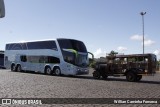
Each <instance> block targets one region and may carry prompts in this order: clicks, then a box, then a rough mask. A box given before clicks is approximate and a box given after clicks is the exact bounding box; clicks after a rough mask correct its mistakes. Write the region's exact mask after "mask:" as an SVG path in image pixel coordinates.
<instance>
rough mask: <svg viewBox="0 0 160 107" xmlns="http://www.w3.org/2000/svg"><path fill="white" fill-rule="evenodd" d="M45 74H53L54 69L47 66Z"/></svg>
mask: <svg viewBox="0 0 160 107" xmlns="http://www.w3.org/2000/svg"><path fill="white" fill-rule="evenodd" d="M45 74H47V75H51V74H52V70H51V68H50V67H46V68H45Z"/></svg>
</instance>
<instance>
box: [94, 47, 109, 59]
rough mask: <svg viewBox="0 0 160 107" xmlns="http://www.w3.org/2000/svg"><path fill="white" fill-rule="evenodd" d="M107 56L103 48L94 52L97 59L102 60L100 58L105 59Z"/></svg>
mask: <svg viewBox="0 0 160 107" xmlns="http://www.w3.org/2000/svg"><path fill="white" fill-rule="evenodd" d="M105 56H106V52H105V51H102V49H101V48H99V49H97V50H96V52H94V57H95V58H100V57H105Z"/></svg>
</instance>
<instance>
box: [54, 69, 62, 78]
mask: <svg viewBox="0 0 160 107" xmlns="http://www.w3.org/2000/svg"><path fill="white" fill-rule="evenodd" d="M54 73H55V75H57V76H60V75H61V70H60V69H59V67H55V68H54Z"/></svg>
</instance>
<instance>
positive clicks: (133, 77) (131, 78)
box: [126, 72, 136, 82]
mask: <svg viewBox="0 0 160 107" xmlns="http://www.w3.org/2000/svg"><path fill="white" fill-rule="evenodd" d="M126 79H127V81H130V82H134V81H136V75H135V74H134V73H133V72H128V73H127V75H126Z"/></svg>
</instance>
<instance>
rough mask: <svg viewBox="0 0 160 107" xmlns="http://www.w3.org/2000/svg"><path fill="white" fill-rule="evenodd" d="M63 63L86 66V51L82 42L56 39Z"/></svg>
mask: <svg viewBox="0 0 160 107" xmlns="http://www.w3.org/2000/svg"><path fill="white" fill-rule="evenodd" d="M58 43H59V46H60V48H61V51H62V55H63V58H64V61H65V62H68V63H71V64H73V65H77V66H81V67H84V66H85V67H86V66H87V57H88V54H87V49H86V47H85V45H84V43H83V42H81V41H77V40H72V39H58Z"/></svg>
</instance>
